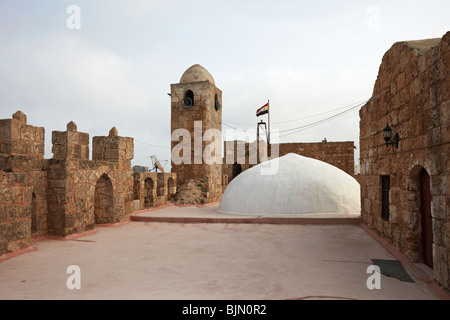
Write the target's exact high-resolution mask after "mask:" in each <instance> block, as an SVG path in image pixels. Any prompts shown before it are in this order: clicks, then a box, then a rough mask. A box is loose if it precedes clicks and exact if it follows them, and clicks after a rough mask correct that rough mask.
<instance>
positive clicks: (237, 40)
mask: <svg viewBox="0 0 450 320" xmlns="http://www.w3.org/2000/svg"><path fill="white" fill-rule="evenodd" d="M71 5H76V6H77V7H78V8H79V9H80V11H79V13H80V14H79V18H80V19H79V20H78V19H76V18H77V15H76V12H75V11H69V13H68V12H67V9H68V7H69V6H71ZM449 12H450V1H448V0H429V1H423V0H422V1H415V0H408V1H361V0H358V1H356V0H355V1H325V0H322V1H299V0H292V1H287V0H281V1H275V0H272V1H264V0H259V1H256V0H255V1H253V0H239V1H235V0H227V1H212V0H209V1H204V0H195V1H194V0H193V1H187V0H179V1H176V0H172V1H150V0H132V1H124V0H120V1H119V0H80V1H74V0H73V1H64V0H59V1H55V0H28V1H25V0H0V43H1V46H0V61H1V62H0V119H6V118H11V116H12V114H13V113H14V112H16V111H17V110H22V111H23V112H24V113H25V114H26V115H27V118H28V124H31V125H35V126H42V127H45V135H46V154H45V157H46V158H51V157H52V153H51V132H52V131H54V130H58V131H64V130H66V124H67V123H68V122H69V121H74V122H75V123H76V124H77V126H78V131H82V132H87V133H89V134H90V138H91V141H92V137H94V136H102V135H107V134H108V132H109V130H110V129H111V128H112V127H113V126H115V127H116V128H117V129H118V132H119V135H121V136H128V137H133V138H134V139H135V158H134V160H133V161H132V164H133V165H145V166H151V164H152V163H151V160H150V158H149V156H151V155H156V156H157V157H158V158H159V159H160V161H161V162H164V160H169V162H170V149H169V146H170V135H171V132H170V97H169V96H168V95H167V93H168V92H170V84H171V83H178V81H179V80H180V77H181V75H182V74H183V72H184V71H185V70H186V69H187V68H189V67H190V66H191V65H193V64H197V63H198V64H201V65H202V66H204V67H205V68H206V69H207V70H209V72H210V73H211V74H212V76H213V77H214V79H215V82H216V86H217V87H218V88H219V89H221V90H222V91H223V121H224V123H226V124H228V125H231V126H234V127H237V128H241V129H245V130H247V129H253V130H255V129H256V122H257V121H259V120H261V119H264V120H265V119H266V116H263V117H260V118H257V117H256V116H255V112H256V110H257V109H258V108H259V107H261V106H262V105H264V104H265V103H266V102H267V100H268V99H270V107H271V109H270V110H271V122H272V129H273V130H276V129H279V130H287V129H291V128H296V127H300V126H304V125H308V124H310V123H312V122H316V121H319V120H321V119H324V118H327V117H329V116H332V115H334V114H336V113H337V112H339V111H343V110H345V108H343V107H346V106H349V107H351V106H352V105H356V104H357V103H358V102H360V101H363V100H367V99H369V98H370V97H371V94H372V90H373V85H374V83H375V80H376V77H377V73H378V68H379V65H380V62H381V59H382V57H383V54H384V53H385V52H386V51H387V50H388V49H389V48H390V47H391V46H392V45H393V44H394V43H395V42H397V41H402V40H418V39H426V38H440V37H442V36H443V35H444V34H445V32H446V31H449V30H450V19H449ZM68 22H69V26H70V27H69V26H68ZM77 23H79V24H77ZM78 27H79V28H78ZM338 108H341V109H339V110H336V109H338ZM342 108H343V109H342ZM332 110H336V111H334V112H329V111H332ZM301 118H305V119H301ZM295 119H301V120H295ZM294 120H295V121H294ZM227 128H229V127H227V126H226V125H223V129H224V130H225V129H227ZM287 133H288V132H287ZM282 134H283V133H280V135H282ZM325 137H326V138H327V140H328V141H355V145H356V146H357V147H359V142H358V139H359V115H358V109H355V110H354V111H353V112H350V113H348V114H345V115H344V116H342V117H338V118H336V119H334V120H333V121H329V122H326V123H324V124H321V125H317V126H314V127H312V128H310V129H307V130H302V131H299V132H297V133H295V134H290V135H287V136H284V137H281V138H280V141H281V142H319V141H321V140H322V139H323V138H325ZM91 145H92V142H91ZM151 145H157V146H162V147H154V146H151ZM91 149H92V147H91ZM358 154H359V150H356V151H355V158H356V160H357V159H358ZM165 169H170V164H167V165H166V166H165Z"/></svg>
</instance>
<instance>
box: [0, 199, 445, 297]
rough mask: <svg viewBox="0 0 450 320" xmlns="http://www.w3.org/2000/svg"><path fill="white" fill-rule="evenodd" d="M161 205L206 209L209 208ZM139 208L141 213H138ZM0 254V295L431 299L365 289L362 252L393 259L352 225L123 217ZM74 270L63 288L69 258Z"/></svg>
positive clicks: (366, 261) (395, 286)
mask: <svg viewBox="0 0 450 320" xmlns="http://www.w3.org/2000/svg"><path fill="white" fill-rule="evenodd" d="M164 210H165V211H159V210H156V211H152V212H153V214H155V213H156V214H159V215H161V213H162V212H166V213H167V214H169V215H170V213H171V212H172V213H174V212H178V213H180V212H181V213H180V214H185V215H191V216H193V215H196V214H198V213H201V212H203V213H204V214H208V215H212V216H214V210H215V207H214V206H213V207H206V208H201V209H200V208H195V207H186V208H173V207H172V208H166V209H164ZM144 215H145V214H144ZM96 230H97V232H96V233H93V234H90V235H87V236H84V237H81V238H77V239H72V240H65V241H61V240H51V239H45V240H41V241H38V242H34V243H33V244H32V246H33V247H35V248H37V250H36V251H33V252H29V253H25V254H22V255H19V256H16V257H13V258H11V259H7V260H5V261H2V262H0V299H3V300H5V299H158V300H166V299H167V300H168V299H171V300H180V299H188V300H191V299H192V300H197V299H199V300H217V299H225V300H229V299H230V300H241V299H250V300H263V299H366V300H369V299H376V300H378V299H420V300H429V299H440V298H442V297H440V296H439V295H437V294H436V293H435V292H434V291H432V290H430V287H429V285H428V284H427V283H425V282H424V281H422V280H421V279H420V278H418V277H416V276H415V275H414V274H413V273H410V275H411V276H412V278H413V280H414V281H415V283H409V282H402V281H400V280H397V279H395V278H390V277H386V276H384V275H381V289H373V290H369V289H368V288H367V286H366V281H367V279H368V277H369V276H370V274H368V273H366V271H367V268H368V266H370V265H371V264H372V262H371V259H395V258H394V257H393V256H392V255H391V254H390V253H389V252H388V251H387V250H386V249H385V248H384V247H383V246H382V245H381V244H380V243H379V242H377V241H376V240H375V239H374V238H372V237H371V236H370V235H368V234H367V233H366V231H364V230H363V229H362V228H361V227H360V226H359V225H355V224H345V225H336V224H330V225H326V224H316V225H302V224H299V225H297V224H288V225H278V224H253V223H244V224H241V223H167V222H137V221H132V222H129V223H127V224H123V225H121V226H117V227H96ZM70 265H77V266H79V267H80V270H81V278H80V279H81V289H73V290H70V289H68V288H67V286H66V281H67V279H68V277H69V276H70V274H68V273H66V271H67V268H68V266H70Z"/></svg>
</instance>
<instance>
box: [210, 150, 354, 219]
mask: <svg viewBox="0 0 450 320" xmlns="http://www.w3.org/2000/svg"><path fill="white" fill-rule="evenodd" d="M276 161H278V170H277V172H276V173H275V174H267V173H268V172H267V171H268V170H269V168H276V167H277V162H276ZM360 203H361V199H360V185H359V183H358V182H357V181H356V180H355V179H354V178H353V177H352V176H351V175H349V174H347V173H346V172H344V171H343V170H341V169H339V168H336V167H335V166H332V165H330V164H328V163H325V162H323V161H319V160H316V159H312V158H307V157H303V156H300V155H297V154H294V153H289V154H287V155H285V156H283V157H280V158H277V159H273V160H270V161H266V162H264V163H261V164H259V165H257V166H255V167H252V168H250V169H248V170H246V171H244V172H242V173H241V174H239V175H238V176H237V177H236V178H234V179H233V180H232V181H231V182H230V184H229V185H228V187H227V189H226V190H225V193H224V194H223V196H222V200H221V201H220V204H219V208H218V209H217V211H219V212H223V213H236V214H250V215H280V214H281V215H286V214H287V215H291V214H316V213H324V214H360V213H361V205H360Z"/></svg>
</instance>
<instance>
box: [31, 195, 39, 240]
mask: <svg viewBox="0 0 450 320" xmlns="http://www.w3.org/2000/svg"><path fill="white" fill-rule="evenodd" d="M38 231H39V227H38V215H37V201H36V194H35V193H34V192H33V194H32V195H31V235H33V233H36V232H38Z"/></svg>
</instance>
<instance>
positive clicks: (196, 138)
mask: <svg viewBox="0 0 450 320" xmlns="http://www.w3.org/2000/svg"><path fill="white" fill-rule="evenodd" d="M188 91H192V92H193V95H194V100H193V102H194V104H193V105H192V106H191V107H190V108H185V107H183V105H182V101H183V99H184V97H185V94H186V92H188ZM216 97H217V100H218V101H219V104H220V105H222V91H221V90H220V89H218V88H217V87H216V86H215V85H214V84H213V83H211V82H210V81H198V82H189V83H177V84H172V85H171V132H172V133H173V132H174V131H175V130H177V129H182V130H185V133H186V134H187V135H186V136H185V137H183V138H181V139H186V141H185V142H187V143H188V148H189V151H188V152H190V159H189V160H188V161H187V162H188V163H185V162H183V163H181V164H175V163H174V162H173V159H172V171H173V172H175V173H176V174H177V179H178V185H181V184H183V183H186V182H188V181H189V180H190V179H194V180H197V181H201V182H202V184H203V185H204V186H205V189H206V193H207V198H206V201H207V202H215V201H218V200H220V198H221V196H222V163H221V153H222V136H221V131H222V110H221V109H219V110H216V109H215V99H216ZM211 129H216V130H218V132H219V135H218V136H217V139H218V140H219V141H215V138H214V137H207V136H205V133H206V132H207V131H208V130H211ZM210 132H211V131H210ZM183 141H184V140H183ZM180 142H181V140H180V141H172V144H171V150H174V147H175V146H177V145H178V144H179V143H180ZM212 143H214V144H215V147H216V151H215V152H216V154H213V155H212V156H215V157H217V160H218V161H217V162H214V163H211V164H207V163H206V162H205V159H204V155H205V154H206V153H207V151H206V153H205V149H207V148H208V146H209V145H210V144H212ZM197 146H200V147H201V148H200V147H199V148H196V147H197ZM183 152H184V151H183ZM198 159H199V160H198Z"/></svg>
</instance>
